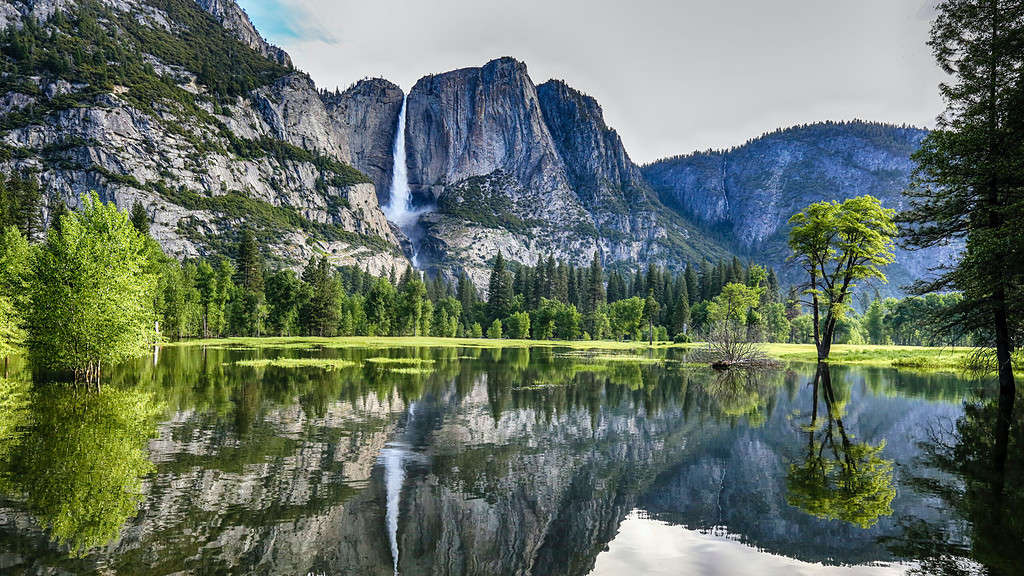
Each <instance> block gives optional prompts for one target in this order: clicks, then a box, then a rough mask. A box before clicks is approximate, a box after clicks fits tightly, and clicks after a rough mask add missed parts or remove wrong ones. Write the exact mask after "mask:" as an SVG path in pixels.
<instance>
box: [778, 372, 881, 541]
mask: <svg viewBox="0 0 1024 576" xmlns="http://www.w3.org/2000/svg"><path fill="white" fill-rule="evenodd" d="M813 390H814V391H813V395H812V400H811V405H812V407H811V421H810V423H809V424H808V425H807V453H806V455H805V456H804V457H803V459H802V460H800V461H798V462H796V463H793V464H790V466H789V474H788V475H787V477H786V488H787V490H788V492H789V497H788V502H789V504H790V505H792V506H796V507H798V508H801V509H803V510H805V511H806V512H807V513H809V514H811V515H813V516H817V517H818V518H828V519H835V520H843V521H845V522H850V523H851V524H856V525H858V526H860V527H861V528H870V527H871V526H874V525H875V523H876V522H878V519H879V518H880V517H881V516H888V515H890V514H892V506H891V505H892V500H893V498H894V497H895V496H896V490H895V488H894V487H893V476H892V467H893V462H892V460H888V459H886V458H882V457H881V456H880V454H881V453H882V451H883V449H884V448H885V440H881V441H879V442H878V443H877V444H874V445H873V444H870V443H867V442H853V441H852V440H851V439H850V434H849V433H848V432H847V430H846V426H844V425H843V414H844V411H845V404H846V401H848V400H846V399H844V400H846V401H844V402H839V401H837V399H836V394H835V390H834V389H833V387H832V371H831V370H830V368H829V366H828V365H827V364H818V367H817V369H816V370H815V375H814V384H813ZM819 392H820V395H821V397H822V400H823V401H824V407H825V417H824V422H819V421H818V396H819ZM837 435H838V437H839V438H838V441H837V438H836V436H837Z"/></svg>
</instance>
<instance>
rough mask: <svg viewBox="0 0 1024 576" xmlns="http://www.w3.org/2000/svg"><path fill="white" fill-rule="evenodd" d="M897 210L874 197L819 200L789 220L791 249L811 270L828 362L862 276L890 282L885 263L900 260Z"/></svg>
mask: <svg viewBox="0 0 1024 576" xmlns="http://www.w3.org/2000/svg"><path fill="white" fill-rule="evenodd" d="M894 214H895V211H893V210H889V209H886V208H882V205H881V203H880V202H879V201H878V199H877V198H874V197H873V196H860V197H858V198H851V199H849V200H847V201H845V202H842V203H839V202H836V201H831V202H815V203H814V204H811V205H810V206H808V207H807V209H806V210H804V211H803V212H800V213H799V214H796V215H795V216H793V217H792V218H790V219H789V223H790V224H792V225H793V229H792V230H790V233H789V247H790V248H791V249H792V250H793V255H792V256H791V259H792V260H796V261H797V262H798V263H799V264H800V265H801V267H803V269H804V270H805V271H806V272H807V275H808V282H807V288H806V290H805V294H808V295H809V296H810V297H811V312H812V314H813V317H814V321H813V324H814V344H815V345H816V346H817V348H818V361H819V362H821V361H825V360H828V356H829V352H830V351H831V349H832V341H833V339H834V337H835V331H836V323H837V322H838V321H839V320H840V319H841V318H842V317H843V315H844V314H845V313H846V309H847V308H848V307H849V303H850V296H851V293H852V291H853V288H854V287H855V286H856V282H857V281H859V280H870V279H877V280H880V281H882V282H885V281H886V278H885V274H883V273H882V270H881V267H882V266H885V265H886V264H890V263H892V262H894V261H895V258H894V257H893V253H892V248H893V241H892V238H893V236H894V235H895V234H896V225H895V224H894V223H893V216H894Z"/></svg>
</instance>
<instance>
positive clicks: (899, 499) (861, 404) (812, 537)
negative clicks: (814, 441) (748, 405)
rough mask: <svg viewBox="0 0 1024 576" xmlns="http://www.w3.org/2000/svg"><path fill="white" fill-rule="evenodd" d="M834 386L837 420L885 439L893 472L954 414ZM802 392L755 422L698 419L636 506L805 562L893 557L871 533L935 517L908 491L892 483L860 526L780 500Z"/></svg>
mask: <svg viewBox="0 0 1024 576" xmlns="http://www.w3.org/2000/svg"><path fill="white" fill-rule="evenodd" d="M803 381H804V380H801V382H803ZM867 384H868V387H870V382H868V383H867ZM837 388H840V389H842V391H837V394H839V395H840V396H842V395H844V394H845V395H846V396H847V400H846V402H845V405H844V408H845V411H846V412H845V414H844V417H843V419H844V421H845V422H846V427H847V429H848V430H849V431H850V433H851V435H852V436H853V437H856V438H857V439H858V440H860V441H864V442H871V443H877V442H879V441H881V440H885V441H886V446H885V449H884V450H883V452H882V454H883V455H884V457H886V458H889V459H892V460H895V462H896V463H897V468H901V469H903V470H910V469H913V468H915V467H916V466H917V465H918V463H917V462H916V461H915V456H916V455H917V453H918V449H917V443H918V442H919V441H922V440H924V439H925V436H926V434H927V431H928V430H929V429H930V428H931V425H932V424H933V423H935V422H936V421H938V420H940V419H946V418H954V417H955V415H956V414H957V413H958V412H959V407H958V406H956V405H952V404H939V403H930V402H926V401H922V400H914V399H902V398H885V397H876V396H872V395H870V394H869V393H867V392H866V388H865V386H864V385H863V384H862V383H860V382H852V383H851V382H844V381H839V382H837ZM811 397H812V390H811V389H810V388H809V387H805V386H801V387H800V388H799V389H798V391H797V394H796V396H795V397H790V398H787V397H786V395H784V394H778V395H777V397H776V402H777V405H776V406H775V407H774V410H773V411H772V412H771V414H770V416H769V417H768V419H767V421H766V422H765V424H764V426H763V427H762V428H757V429H749V428H745V427H735V428H732V427H729V426H725V425H720V424H714V423H710V422H709V423H707V428H706V429H704V430H702V434H701V440H700V441H699V442H694V443H692V444H691V450H690V451H688V454H687V455H686V456H685V457H684V458H683V462H682V463H680V464H679V465H678V466H676V467H674V468H673V469H671V470H669V471H667V472H665V473H664V474H662V475H661V476H660V477H659V478H658V480H657V482H656V483H655V484H654V485H653V486H652V487H651V489H650V490H649V491H648V492H647V493H646V494H645V495H644V496H643V497H642V498H641V500H640V507H641V508H643V509H645V510H647V511H648V512H649V513H650V514H651V515H652V516H654V517H656V518H658V519H660V520H665V521H669V522H672V523H678V524H683V525H685V526H687V527H689V528H692V529H698V530H716V531H727V532H728V533H730V534H734V535H738V536H739V537H740V538H741V540H742V541H743V542H745V543H747V544H749V545H752V546H755V547H757V548H760V549H764V550H766V551H769V552H773V553H777V554H784V555H786V556H790V557H794V558H798V559H800V560H805V561H809V562H825V563H843V564H856V563H863V562H873V561H885V560H891V559H893V558H892V555H891V554H890V552H889V551H888V550H887V549H886V547H885V546H884V545H882V544H880V543H879V542H878V540H879V538H882V537H889V536H893V535H895V534H896V533H898V532H899V530H900V527H899V526H898V523H897V521H896V518H898V517H899V516H901V515H906V514H910V515H913V516H915V517H918V518H921V519H923V520H924V521H926V522H934V521H936V520H938V519H939V516H940V513H939V512H937V511H936V510H934V509H932V508H931V507H929V506H925V505H924V503H923V501H922V499H921V496H920V495H918V494H916V493H914V492H913V491H911V490H897V496H896V498H895V500H893V502H892V508H893V509H894V511H895V514H894V515H893V516H883V517H882V518H880V519H879V521H878V523H877V524H876V525H875V526H873V527H871V528H870V529H867V530H864V529H861V528H860V527H858V526H856V525H854V524H850V523H847V522H842V521H837V520H822V519H818V518H815V517H814V516H811V515H809V514H807V513H806V512H805V511H803V510H800V509H798V508H795V507H792V506H790V505H788V504H787V488H786V474H787V470H788V467H789V465H790V463H792V462H799V461H800V459H801V458H802V454H803V452H802V451H804V450H806V437H807V436H806V433H804V432H802V431H801V430H800V428H799V427H800V426H802V425H806V424H807V423H808V422H809V421H810V410H811ZM819 410H820V411H824V407H820V408H819ZM819 417H820V415H819ZM801 439H804V442H803V443H801Z"/></svg>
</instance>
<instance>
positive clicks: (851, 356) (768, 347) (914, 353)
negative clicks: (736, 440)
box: [764, 344, 973, 369]
mask: <svg viewBox="0 0 1024 576" xmlns="http://www.w3.org/2000/svg"><path fill="white" fill-rule="evenodd" d="M764 349H765V352H767V353H768V354H769V355H770V356H772V357H774V358H778V359H779V360H783V361H790V362H816V361H817V359H818V352H817V350H816V349H815V347H814V345H813V344H764ZM972 350H973V349H972V348H951V347H943V348H928V347H924V346H874V345H870V344H835V345H833V346H832V353H831V355H830V358H829V361H830V362H831V363H832V364H862V365H869V366H893V367H896V368H932V369H961V368H962V367H963V365H964V361H965V360H966V359H967V356H968V354H970V353H971V351H972Z"/></svg>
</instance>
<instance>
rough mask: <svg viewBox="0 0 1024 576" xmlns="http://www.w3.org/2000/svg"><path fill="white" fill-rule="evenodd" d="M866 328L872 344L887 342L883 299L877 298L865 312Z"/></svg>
mask: <svg viewBox="0 0 1024 576" xmlns="http://www.w3.org/2000/svg"><path fill="white" fill-rule="evenodd" d="M864 329H865V330H866V331H867V333H868V341H869V342H870V343H872V344H885V310H884V309H883V308H882V301H881V300H879V299H878V298H875V299H874V300H872V301H871V304H870V305H869V306H868V309H867V310H866V311H865V312H864Z"/></svg>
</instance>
